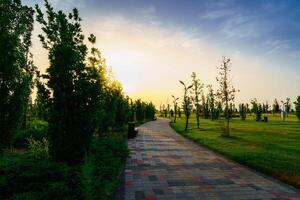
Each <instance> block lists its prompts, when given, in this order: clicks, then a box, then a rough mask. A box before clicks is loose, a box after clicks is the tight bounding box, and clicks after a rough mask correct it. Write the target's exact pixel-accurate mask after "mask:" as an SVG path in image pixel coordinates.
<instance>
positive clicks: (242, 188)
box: [124, 119, 300, 200]
mask: <svg viewBox="0 0 300 200" xmlns="http://www.w3.org/2000/svg"><path fill="white" fill-rule="evenodd" d="M128 146H129V148H130V150H131V155H130V157H129V158H128V159H127V161H126V166H125V189H124V190H125V195H124V198H125V199H126V200H133V199H136V200H142V199H147V200H155V199H172V200H173V199H180V200H190V199H205V200H209V199H228V200H234V199H274V200H275V199H300V191H299V190H297V189H295V188H293V187H291V186H288V185H286V184H283V183H281V182H279V181H277V180H274V179H273V178H270V177H267V176H265V175H262V174H260V173H257V172H254V171H253V170H250V169H248V168H246V167H244V166H241V165H239V164H237V163H235V162H233V161H230V160H228V159H226V158H224V157H222V156H220V155H218V154H216V153H213V152H212V151H210V150H208V149H206V148H204V147H202V146H199V145H197V144H195V143H193V142H191V141H189V140H187V139H185V138H183V137H182V136H180V135H179V134H177V133H176V132H175V131H173V130H172V129H171V128H170V126H169V121H168V120H166V119H158V120H157V121H153V122H148V123H146V124H144V125H142V126H140V127H139V135H138V137H136V138H135V139H132V140H129V141H128Z"/></svg>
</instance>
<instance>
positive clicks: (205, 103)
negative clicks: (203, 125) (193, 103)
mask: <svg viewBox="0 0 300 200" xmlns="http://www.w3.org/2000/svg"><path fill="white" fill-rule="evenodd" d="M201 98H202V106H201V108H202V112H203V116H204V119H208V118H209V100H208V97H205V95H204V94H202V97H201Z"/></svg>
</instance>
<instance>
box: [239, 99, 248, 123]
mask: <svg viewBox="0 0 300 200" xmlns="http://www.w3.org/2000/svg"><path fill="white" fill-rule="evenodd" d="M239 113H240V117H241V119H242V120H243V121H245V119H246V116H247V108H246V106H245V104H243V103H242V104H240V105H239Z"/></svg>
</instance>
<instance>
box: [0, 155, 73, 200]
mask: <svg viewBox="0 0 300 200" xmlns="http://www.w3.org/2000/svg"><path fill="white" fill-rule="evenodd" d="M70 170H71V168H69V167H68V166H67V165H64V164H62V163H57V162H54V161H51V160H36V159H34V158H33V157H32V155H31V154H29V153H23V154H5V155H3V156H1V157H0V188H1V190H0V196H1V197H2V198H3V199H11V198H13V199H49V200H50V199H61V198H62V197H65V198H64V199H72V196H73V193H75V192H74V191H72V190H76V188H73V189H70V188H69V186H68V185H69V182H71V180H70V179H71V178H70V177H71V176H70V175H69V173H70ZM71 191H72V192H71Z"/></svg>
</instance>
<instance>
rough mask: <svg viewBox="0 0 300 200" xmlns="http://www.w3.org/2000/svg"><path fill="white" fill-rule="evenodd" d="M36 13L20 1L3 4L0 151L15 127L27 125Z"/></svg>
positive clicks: (0, 17) (7, 0)
mask: <svg viewBox="0 0 300 200" xmlns="http://www.w3.org/2000/svg"><path fill="white" fill-rule="evenodd" d="M33 14H34V11H33V9H32V8H29V7H27V6H23V5H22V4H21V1H20V0H5V1H1V3H0V54H1V59H0V151H1V149H2V148H4V147H7V146H10V144H11V138H12V135H13V134H14V131H15V130H16V128H17V127H18V126H20V125H21V123H22V124H23V125H26V110H27V106H28V101H29V95H30V93H31V87H32V85H33V75H34V70H35V66H34V65H33V62H32V59H31V57H32V55H31V53H30V47H31V33H32V30H33Z"/></svg>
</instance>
